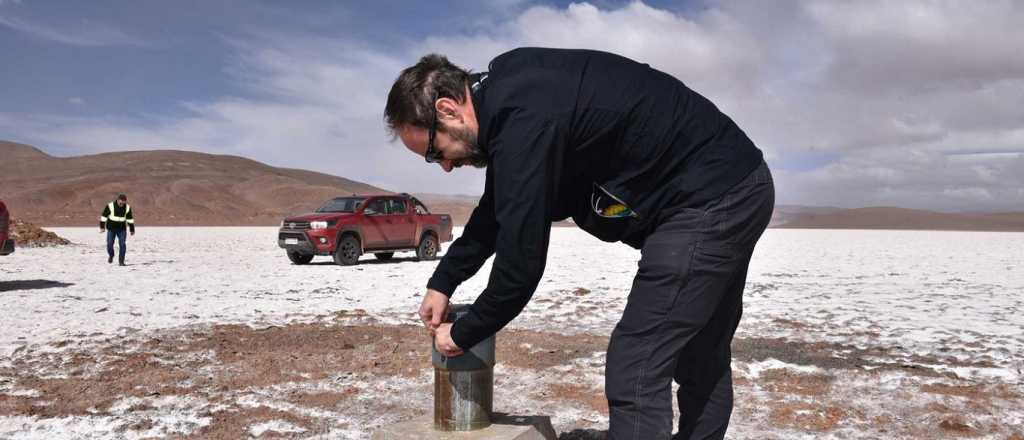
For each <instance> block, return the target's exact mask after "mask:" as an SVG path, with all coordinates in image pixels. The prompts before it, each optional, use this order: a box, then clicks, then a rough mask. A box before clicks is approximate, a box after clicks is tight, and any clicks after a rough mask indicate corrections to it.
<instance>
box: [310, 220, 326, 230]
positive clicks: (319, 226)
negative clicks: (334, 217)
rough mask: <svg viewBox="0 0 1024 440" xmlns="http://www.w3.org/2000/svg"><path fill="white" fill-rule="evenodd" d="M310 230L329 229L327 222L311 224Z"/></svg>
mask: <svg viewBox="0 0 1024 440" xmlns="http://www.w3.org/2000/svg"><path fill="white" fill-rule="evenodd" d="M309 228H310V229H327V222H309Z"/></svg>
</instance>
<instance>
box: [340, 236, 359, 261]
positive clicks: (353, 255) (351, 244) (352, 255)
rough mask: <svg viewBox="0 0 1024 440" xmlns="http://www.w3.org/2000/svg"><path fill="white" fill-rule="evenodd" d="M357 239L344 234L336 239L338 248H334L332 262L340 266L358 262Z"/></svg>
mask: <svg viewBox="0 0 1024 440" xmlns="http://www.w3.org/2000/svg"><path fill="white" fill-rule="evenodd" d="M361 252H362V250H361V249H360V248H359V239H358V238H356V237H355V236H352V235H346V236H344V237H342V238H341V240H340V241H338V248H337V249H335V250H334V263H335V264H337V265H340V266H351V265H353V264H356V263H358V262H359V254H360V253H361Z"/></svg>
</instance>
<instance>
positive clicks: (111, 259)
mask: <svg viewBox="0 0 1024 440" xmlns="http://www.w3.org/2000/svg"><path fill="white" fill-rule="evenodd" d="M113 262H114V256H113V255H111V256H109V257H107V263H113Z"/></svg>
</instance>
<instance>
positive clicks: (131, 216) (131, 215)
mask: <svg viewBox="0 0 1024 440" xmlns="http://www.w3.org/2000/svg"><path fill="white" fill-rule="evenodd" d="M124 222H125V223H128V229H130V230H131V231H132V234H134V233H135V210H133V209H129V210H128V213H127V214H125V216H124Z"/></svg>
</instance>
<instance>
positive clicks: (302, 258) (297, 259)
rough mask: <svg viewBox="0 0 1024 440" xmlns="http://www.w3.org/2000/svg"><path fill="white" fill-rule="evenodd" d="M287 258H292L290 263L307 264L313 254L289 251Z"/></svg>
mask: <svg viewBox="0 0 1024 440" xmlns="http://www.w3.org/2000/svg"><path fill="white" fill-rule="evenodd" d="M288 259H289V260H292V264H298V265H302V264H309V262H310V261H313V254H300V253H298V252H291V251H289V252H288Z"/></svg>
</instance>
